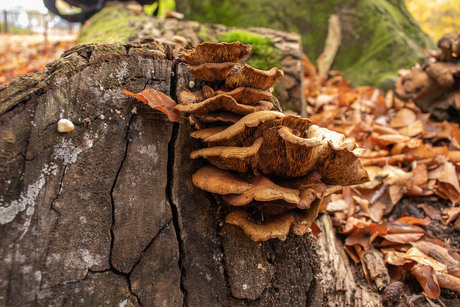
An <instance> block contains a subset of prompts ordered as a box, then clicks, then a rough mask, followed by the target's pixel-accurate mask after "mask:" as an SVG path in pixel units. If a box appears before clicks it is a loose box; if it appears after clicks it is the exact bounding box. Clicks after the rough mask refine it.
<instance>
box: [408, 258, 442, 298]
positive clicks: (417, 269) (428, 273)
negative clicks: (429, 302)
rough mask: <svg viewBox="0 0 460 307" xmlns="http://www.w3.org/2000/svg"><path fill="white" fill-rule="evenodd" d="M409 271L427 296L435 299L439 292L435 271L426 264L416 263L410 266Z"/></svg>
mask: <svg viewBox="0 0 460 307" xmlns="http://www.w3.org/2000/svg"><path fill="white" fill-rule="evenodd" d="M411 272H412V274H413V275H414V276H415V278H417V281H418V282H419V283H420V285H421V286H422V288H423V291H424V292H425V294H426V295H427V296H428V297H429V298H432V299H435V298H437V297H438V296H439V295H440V294H441V289H440V288H439V284H438V279H437V277H436V272H435V271H434V270H433V268H431V267H430V266H427V265H422V264H417V265H415V266H414V267H413V268H412V270H411Z"/></svg>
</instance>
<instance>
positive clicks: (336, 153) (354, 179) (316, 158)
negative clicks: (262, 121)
mask: <svg viewBox="0 0 460 307" xmlns="http://www.w3.org/2000/svg"><path fill="white" fill-rule="evenodd" d="M233 126H235V125H233ZM231 127H232V126H231ZM231 127H230V128H231ZM230 128H227V129H225V130H224V131H222V132H219V133H218V134H221V133H224V132H225V131H227V130H229V129H230ZM205 130H206V129H205ZM256 132H257V131H256ZM293 132H295V130H293V129H291V128H289V127H285V126H275V127H271V128H269V129H266V130H263V133H262V134H263V138H260V137H259V138H258V139H257V140H256V141H255V142H254V143H253V144H252V145H251V146H249V147H239V146H219V147H210V148H205V149H200V150H196V151H194V152H192V154H191V157H192V158H197V157H203V158H206V159H207V160H208V161H209V162H211V163H212V164H213V165H215V166H217V167H219V168H221V169H228V170H235V171H237V172H241V173H245V172H253V173H254V174H259V173H262V174H265V175H268V176H273V175H274V176H279V177H282V178H295V177H303V176H307V175H308V174H309V173H310V172H311V171H318V172H319V173H320V174H321V178H322V181H323V182H324V183H326V184H331V185H352V184H360V183H364V182H367V181H368V180H369V176H368V174H367V172H366V170H365V169H364V167H363V165H362V163H361V161H360V160H359V158H358V157H359V155H360V154H361V153H362V151H363V149H361V148H358V147H357V144H356V142H355V140H354V139H349V138H345V137H344V136H343V135H341V134H339V133H335V132H332V131H330V130H328V129H324V128H319V127H318V126H315V125H311V126H310V128H309V129H308V131H307V137H306V138H302V137H299V136H296V135H294V133H293ZM253 135H257V133H253ZM211 137H212V136H210V137H206V138H205V141H207V140H209V139H210V138H211ZM318 183H319V182H318ZM313 186H314V185H310V186H309V185H306V184H304V185H303V188H302V189H301V190H305V189H307V188H309V187H313ZM319 186H320V185H317V186H315V188H318V189H319ZM324 190H325V189H323V192H324ZM323 192H319V190H318V191H317V190H316V189H315V190H314V191H313V190H312V191H310V195H309V196H308V197H307V194H305V202H304V204H303V207H305V208H306V207H308V206H309V204H310V202H311V199H313V198H321V197H322V193H323ZM304 193H307V192H304Z"/></svg>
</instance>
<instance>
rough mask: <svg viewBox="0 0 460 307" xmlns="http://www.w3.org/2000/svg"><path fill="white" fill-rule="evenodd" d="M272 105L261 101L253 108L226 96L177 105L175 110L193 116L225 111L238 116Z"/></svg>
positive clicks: (266, 108)
mask: <svg viewBox="0 0 460 307" xmlns="http://www.w3.org/2000/svg"><path fill="white" fill-rule="evenodd" d="M271 108H273V104H272V103H271V102H269V101H261V102H259V103H257V104H256V105H254V106H248V105H244V104H239V103H238V102H236V100H235V99H233V98H232V97H231V96H228V95H217V96H214V97H211V98H208V99H206V100H203V101H202V102H199V103H193V104H187V105H182V104H178V105H177V106H176V109H177V110H179V111H181V112H186V113H192V114H195V115H204V114H207V113H211V112H215V111H220V110H225V111H229V112H233V113H235V114H239V115H246V114H249V113H254V112H256V111H263V110H269V109H271Z"/></svg>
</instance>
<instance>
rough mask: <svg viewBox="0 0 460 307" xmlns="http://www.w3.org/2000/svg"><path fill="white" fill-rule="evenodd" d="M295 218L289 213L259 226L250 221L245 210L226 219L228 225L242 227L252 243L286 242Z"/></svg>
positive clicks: (235, 212)
mask: <svg viewBox="0 0 460 307" xmlns="http://www.w3.org/2000/svg"><path fill="white" fill-rule="evenodd" d="M294 220H295V219H294V217H293V216H292V214H290V213H289V212H288V213H286V214H283V215H278V216H275V217H274V218H273V219H272V220H271V221H267V222H266V223H264V224H262V225H259V224H256V223H253V222H251V221H249V220H248V214H247V212H246V211H244V210H238V211H234V212H232V213H230V214H229V215H227V216H226V217H225V222H226V223H227V224H232V225H235V226H238V227H240V228H241V229H243V231H244V232H245V233H246V234H247V235H248V237H249V238H251V240H252V241H255V242H259V241H267V240H269V239H275V238H277V239H280V240H285V239H286V237H287V235H288V234H289V230H290V229H291V225H292V223H294Z"/></svg>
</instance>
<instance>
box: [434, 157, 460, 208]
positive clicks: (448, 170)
mask: <svg viewBox="0 0 460 307" xmlns="http://www.w3.org/2000/svg"><path fill="white" fill-rule="evenodd" d="M428 178H429V179H437V180H438V189H437V191H436V192H437V194H438V195H439V196H441V197H443V198H447V199H450V200H451V201H452V202H453V203H454V204H456V203H458V202H459V201H460V186H459V182H458V177H457V171H456V169H455V166H454V165H453V164H452V163H451V162H444V163H443V164H441V165H440V167H438V168H436V169H434V170H432V171H430V172H429V173H428Z"/></svg>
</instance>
